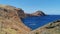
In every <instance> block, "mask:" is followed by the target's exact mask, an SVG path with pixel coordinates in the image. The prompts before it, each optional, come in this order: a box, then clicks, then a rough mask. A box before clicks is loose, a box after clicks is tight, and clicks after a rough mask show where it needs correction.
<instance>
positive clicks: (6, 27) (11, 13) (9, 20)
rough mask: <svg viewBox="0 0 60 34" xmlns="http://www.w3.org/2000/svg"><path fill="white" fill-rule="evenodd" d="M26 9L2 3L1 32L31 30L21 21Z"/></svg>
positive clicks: (18, 32)
mask: <svg viewBox="0 0 60 34" xmlns="http://www.w3.org/2000/svg"><path fill="white" fill-rule="evenodd" d="M24 17H25V14H24V11H23V10H22V9H20V8H16V7H13V6H9V5H0V34H27V33H28V32H30V31H31V29H30V28H28V27H27V26H25V25H24V24H23V22H22V21H21V18H24Z"/></svg>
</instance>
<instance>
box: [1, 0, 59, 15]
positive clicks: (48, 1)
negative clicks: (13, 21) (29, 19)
mask: <svg viewBox="0 0 60 34" xmlns="http://www.w3.org/2000/svg"><path fill="white" fill-rule="evenodd" d="M0 4H5V5H11V6H15V7H17V8H22V9H23V10H24V12H25V13H33V12H36V11H37V10H41V11H43V12H44V13H46V14H51V15H52V14H54V15H60V0H0Z"/></svg>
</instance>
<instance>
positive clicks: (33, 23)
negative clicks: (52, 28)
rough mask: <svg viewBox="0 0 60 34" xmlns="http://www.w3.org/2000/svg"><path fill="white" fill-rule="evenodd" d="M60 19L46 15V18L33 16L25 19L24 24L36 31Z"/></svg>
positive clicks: (56, 16) (57, 16) (58, 16)
mask: <svg viewBox="0 0 60 34" xmlns="http://www.w3.org/2000/svg"><path fill="white" fill-rule="evenodd" d="M59 19H60V15H46V16H31V17H26V18H23V19H22V21H23V23H24V24H25V25H26V26H28V27H29V28H31V29H32V30H35V29H37V28H39V27H41V26H44V25H45V24H48V23H51V22H54V21H56V20H59Z"/></svg>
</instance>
